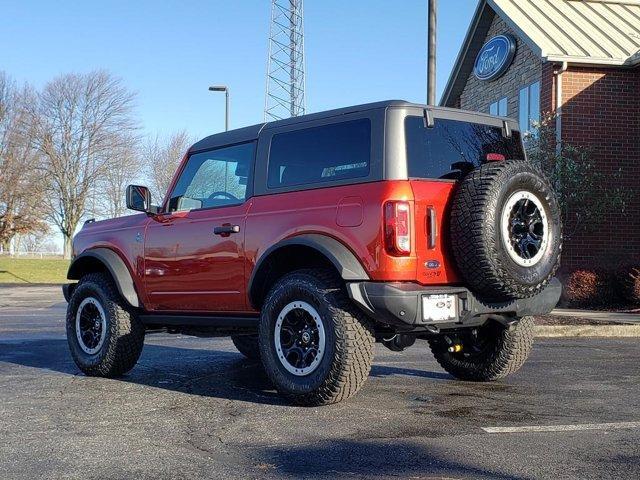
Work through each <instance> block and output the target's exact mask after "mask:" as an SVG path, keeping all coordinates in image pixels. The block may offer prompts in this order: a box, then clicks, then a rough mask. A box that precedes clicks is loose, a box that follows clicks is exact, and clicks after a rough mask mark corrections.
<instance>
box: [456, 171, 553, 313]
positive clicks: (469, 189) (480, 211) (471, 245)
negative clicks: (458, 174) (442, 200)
mask: <svg viewBox="0 0 640 480" xmlns="http://www.w3.org/2000/svg"><path fill="white" fill-rule="evenodd" d="M521 190H523V191H526V192H530V193H532V194H534V195H535V196H536V197H537V199H538V200H539V201H540V202H541V203H542V206H543V208H544V212H545V214H546V218H547V221H548V226H549V229H548V231H547V232H545V234H546V235H548V237H547V242H548V243H547V245H546V247H545V253H544V254H543V255H542V257H541V258H540V260H539V261H538V262H537V263H535V264H533V265H531V266H522V265H518V264H517V263H516V262H514V261H513V259H512V258H511V257H510V255H509V252H508V251H507V246H506V245H505V243H504V241H503V239H502V236H501V214H502V211H503V207H504V205H505V203H506V202H507V199H508V198H509V197H510V196H511V195H512V194H513V193H515V192H517V191H521ZM450 234H451V246H452V251H453V254H454V257H455V260H456V263H457V265H458V267H459V270H460V273H461V275H462V277H463V278H464V280H465V282H466V283H467V285H468V286H469V287H470V288H471V290H473V291H474V292H476V293H477V294H479V295H481V296H482V297H483V298H485V299H487V300H497V301H500V300H509V299H515V298H526V297H532V296H534V295H536V294H538V293H540V292H541V291H542V290H543V289H544V287H545V286H546V285H547V283H548V282H549V280H551V278H553V276H554V275H555V273H556V270H557V269H558V266H559V265H560V252H561V250H562V223H561V215H560V208H559V206H558V202H557V200H556V197H555V194H554V192H553V188H552V186H551V184H550V183H549V181H548V180H547V179H546V178H545V176H544V174H543V173H542V172H541V171H540V170H539V169H538V168H536V167H535V166H534V165H532V164H531V163H529V162H526V161H524V160H508V161H502V162H490V163H487V164H485V165H482V166H481V167H479V168H476V169H475V170H473V171H472V172H471V173H469V174H468V175H467V176H466V177H465V178H464V179H463V180H462V181H461V182H460V184H459V185H458V187H457V189H456V192H455V194H454V199H453V206H452V210H451V228H450Z"/></svg>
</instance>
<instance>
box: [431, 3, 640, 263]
mask: <svg viewBox="0 0 640 480" xmlns="http://www.w3.org/2000/svg"><path fill="white" fill-rule="evenodd" d="M487 76H488V77H489V78H488V79H487V78H486V77H487ZM441 104H442V105H444V106H449V107H457V108H463V109H466V110H476V111H482V112H490V113H493V114H496V115H504V116H509V117H514V118H517V119H519V121H520V127H521V129H522V130H523V131H526V130H530V129H531V124H532V122H535V121H537V120H539V119H540V118H541V115H544V114H546V113H554V114H555V115H556V119H555V124H554V128H555V134H556V137H557V138H558V139H562V141H563V142H566V143H568V144H571V145H574V146H582V147H586V148H588V149H589V151H590V152H592V155H591V161H592V163H593V164H594V166H595V168H596V169H598V170H599V171H601V172H603V173H605V174H607V175H608V176H609V177H610V176H611V175H612V174H613V173H614V172H617V171H621V172H622V175H621V176H622V186H623V187H624V188H625V189H626V190H627V192H628V196H629V198H630V199H631V200H630V204H629V205H628V206H627V208H626V210H625V212H624V213H622V212H620V211H619V210H618V211H610V212H607V214H606V215H604V217H603V218H602V219H601V220H600V221H599V223H598V225H597V226H595V228H591V229H590V231H588V232H587V233H580V234H579V235H573V236H572V238H570V239H569V240H568V241H566V242H565V252H564V255H563V266H564V268H565V269H566V270H567V271H568V270H574V269H576V268H588V267H590V266H593V265H599V264H603V263H612V262H617V261H620V260H632V261H636V262H638V263H640V1H638V0H583V1H578V0H480V1H479V4H478V7H477V9H476V12H475V15H474V17H473V19H472V22H471V25H470V27H469V30H468V32H467V36H466V38H465V40H464V43H463V46H462V49H461V51H460V54H459V55H458V58H457V60H456V63H455V65H454V67H453V70H452V73H451V76H450V78H449V81H448V83H447V86H446V88H445V91H444V93H443V96H442V99H441Z"/></svg>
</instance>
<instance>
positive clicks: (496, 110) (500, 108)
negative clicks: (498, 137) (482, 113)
mask: <svg viewBox="0 0 640 480" xmlns="http://www.w3.org/2000/svg"><path fill="white" fill-rule="evenodd" d="M489 113H490V114H491V115H498V116H500V117H506V116H507V97H504V98H501V99H500V100H498V101H497V102H493V103H492V104H491V105H489Z"/></svg>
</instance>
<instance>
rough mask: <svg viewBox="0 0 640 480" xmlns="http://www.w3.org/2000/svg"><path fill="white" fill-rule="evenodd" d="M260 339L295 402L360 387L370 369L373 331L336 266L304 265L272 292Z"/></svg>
mask: <svg viewBox="0 0 640 480" xmlns="http://www.w3.org/2000/svg"><path fill="white" fill-rule="evenodd" d="M305 334H306V336H305ZM259 343H260V354H261V357H262V363H263V365H264V368H265V371H266V373H267V375H268V376H269V378H270V379H271V381H272V382H273V384H274V385H275V386H276V388H277V390H278V392H280V394H282V395H283V396H285V397H286V398H288V399H289V400H290V401H292V402H293V403H296V404H299V405H305V406H319V405H326V404H330V403H337V402H340V401H342V400H346V399H347V398H349V397H351V396H353V395H354V394H355V393H356V392H357V391H358V390H360V388H361V387H362V385H363V384H364V382H365V380H366V378H367V376H368V375H369V371H370V370H371V362H372V359H373V345H374V335H373V331H372V328H371V326H370V324H369V322H368V320H367V319H366V317H365V316H364V314H362V313H361V312H360V311H359V310H358V309H357V308H356V307H355V306H354V305H353V304H352V303H351V301H350V300H349V298H348V297H347V295H346V292H345V291H344V285H343V283H342V281H341V280H340V279H339V278H337V277H336V276H335V275H334V274H333V273H332V272H331V271H327V270H322V269H314V270H299V271H297V272H293V273H289V274H287V275H285V276H284V277H282V278H281V279H280V280H279V281H278V282H277V283H276V285H275V286H274V287H273V288H272V289H271V291H270V292H269V294H268V295H267V298H266V300H265V303H264V305H263V308H262V312H261V317H260V327H259ZM314 349H315V350H314Z"/></svg>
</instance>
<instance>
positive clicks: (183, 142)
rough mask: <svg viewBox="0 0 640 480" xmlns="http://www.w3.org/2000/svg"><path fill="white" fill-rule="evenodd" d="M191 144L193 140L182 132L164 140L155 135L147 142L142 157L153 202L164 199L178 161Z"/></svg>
mask: <svg viewBox="0 0 640 480" xmlns="http://www.w3.org/2000/svg"><path fill="white" fill-rule="evenodd" d="M192 143H193V139H192V138H191V137H190V136H189V135H188V134H187V132H185V131H184V130H183V131H180V132H175V133H173V134H171V135H169V136H168V137H166V138H161V137H159V136H157V135H156V136H155V138H152V139H150V140H149V141H148V142H147V144H146V146H145V148H144V156H145V163H146V169H147V178H148V180H149V190H151V196H152V198H153V199H154V201H155V202H161V201H162V199H163V198H164V196H165V194H166V193H167V190H168V189H169V184H170V183H171V179H172V178H173V175H174V174H175V172H176V169H177V168H178V165H179V164H180V160H182V157H183V156H184V154H185V153H186V152H187V149H188V148H189V146H191V144H192Z"/></svg>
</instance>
